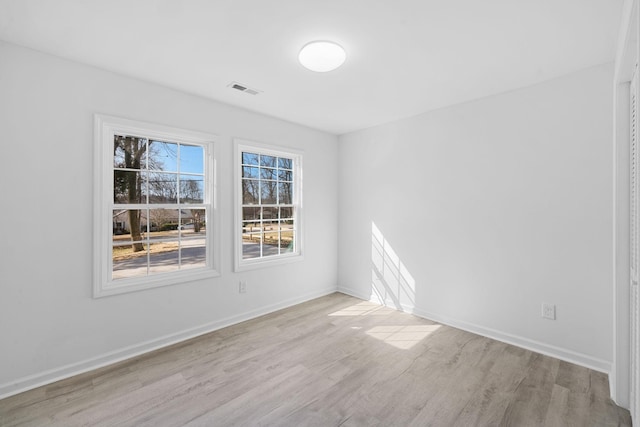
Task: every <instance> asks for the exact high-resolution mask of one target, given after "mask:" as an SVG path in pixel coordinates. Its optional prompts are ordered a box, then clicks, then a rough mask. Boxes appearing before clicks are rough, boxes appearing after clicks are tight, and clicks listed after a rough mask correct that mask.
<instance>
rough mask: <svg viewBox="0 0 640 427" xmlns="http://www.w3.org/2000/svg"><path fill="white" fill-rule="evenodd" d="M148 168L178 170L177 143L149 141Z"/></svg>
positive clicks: (168, 170)
mask: <svg viewBox="0 0 640 427" xmlns="http://www.w3.org/2000/svg"><path fill="white" fill-rule="evenodd" d="M149 170H159V171H166V172H177V171H178V144H175V143H173V142H162V141H151V142H150V143H149Z"/></svg>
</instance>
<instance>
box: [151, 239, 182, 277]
mask: <svg viewBox="0 0 640 427" xmlns="http://www.w3.org/2000/svg"><path fill="white" fill-rule="evenodd" d="M177 269H178V241H177V240H176V241H170V242H155V243H151V245H150V246H149V273H167V272H170V271H175V270H177Z"/></svg>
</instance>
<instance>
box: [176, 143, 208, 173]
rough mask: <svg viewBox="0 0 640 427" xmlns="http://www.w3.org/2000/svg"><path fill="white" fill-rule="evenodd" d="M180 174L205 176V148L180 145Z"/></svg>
mask: <svg viewBox="0 0 640 427" xmlns="http://www.w3.org/2000/svg"><path fill="white" fill-rule="evenodd" d="M180 172H189V173H199V174H204V148H203V147H200V146H199V145H185V144H180Z"/></svg>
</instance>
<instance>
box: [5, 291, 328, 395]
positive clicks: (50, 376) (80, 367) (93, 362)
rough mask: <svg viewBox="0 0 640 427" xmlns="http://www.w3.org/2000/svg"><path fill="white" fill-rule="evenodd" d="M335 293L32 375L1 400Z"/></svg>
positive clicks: (283, 303) (321, 293) (314, 295)
mask: <svg viewBox="0 0 640 427" xmlns="http://www.w3.org/2000/svg"><path fill="white" fill-rule="evenodd" d="M334 292H336V288H330V289H325V290H322V291H317V292H312V293H308V294H304V295H300V296H297V297H294V298H290V299H288V300H286V301H280V302H278V303H276V304H271V305H268V306H265V307H261V308H258V309H256V310H252V311H248V312H246V313H242V314H239V315H236V316H231V317H227V318H224V319H220V320H217V321H215V322H211V323H207V324H204V325H201V326H197V327H195V328H190V329H186V330H183V331H180V332H176V333H173V334H169V335H165V336H162V337H159V338H155V339H153V340H149V341H145V342H142V343H139V344H135V345H132V346H129V347H124V348H121V349H119V350H115V351H111V352H109V353H105V354H102V355H100V356H96V357H92V358H90V359H86V360H83V361H79V362H75V363H71V364H68V365H65V366H61V367H58V368H54V369H50V370H48V371H44V372H40V373H37V374H34V375H29V376H26V377H22V378H18V379H16V380H14V381H11V382H8V383H4V384H0V399H4V398H6V397H9V396H13V395H15V394H18V393H22V392H23V391H27V390H30V389H33V388H36V387H40V386H43V385H46V384H51V383H53V382H56V381H59V380H62V379H65V378H69V377H72V376H74V375H78V374H82V373H84V372H88V371H91V370H94V369H98V368H102V367H104V366H107V365H111V364H113V363H117V362H121V361H123V360H126V359H130V358H132V357H135V356H139V355H141V354H144V353H148V352H150V351H153V350H157V349H160V348H162V347H167V346H169V345H172V344H177V343H179V342H182V341H185V340H188V339H191V338H195V337H197V336H200V335H204V334H207V333H209V332H213V331H216V330H218V329H222V328H226V327H227V326H231V325H235V324H236V323H240V322H244V321H246V320H251V319H254V318H256V317H259V316H263V315H265V314H269V313H273V312H274V311H278V310H282V309H283V308H287V307H291V306H292V305H296V304H300V303H303V302H306V301H309V300H312V299H315V298H320V297H323V296H325V295H329V294H332V293H334Z"/></svg>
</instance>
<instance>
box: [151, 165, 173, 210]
mask: <svg viewBox="0 0 640 427" xmlns="http://www.w3.org/2000/svg"><path fill="white" fill-rule="evenodd" d="M149 175H150V176H149V203H177V202H178V175H175V174H169V173H158V172H152V173H150V174H149Z"/></svg>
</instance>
